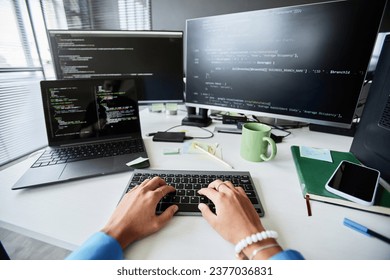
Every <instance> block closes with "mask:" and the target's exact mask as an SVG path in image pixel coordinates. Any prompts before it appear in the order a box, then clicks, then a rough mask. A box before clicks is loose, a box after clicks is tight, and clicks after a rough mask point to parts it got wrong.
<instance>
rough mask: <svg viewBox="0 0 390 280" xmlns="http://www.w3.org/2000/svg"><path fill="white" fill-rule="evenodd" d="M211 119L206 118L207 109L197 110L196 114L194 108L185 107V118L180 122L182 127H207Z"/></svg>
mask: <svg viewBox="0 0 390 280" xmlns="http://www.w3.org/2000/svg"><path fill="white" fill-rule="evenodd" d="M211 122H212V119H211V118H210V117H209V116H208V109H202V108H200V109H199V112H198V113H197V112H196V108H195V107H189V106H188V107H187V117H185V118H184V119H183V120H182V121H181V124H182V125H189V126H198V127H207V126H209V125H210V124H211Z"/></svg>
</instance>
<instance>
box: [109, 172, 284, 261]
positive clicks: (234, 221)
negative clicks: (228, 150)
mask: <svg viewBox="0 0 390 280" xmlns="http://www.w3.org/2000/svg"><path fill="white" fill-rule="evenodd" d="M176 191H177V190H175V188H174V187H172V186H170V185H168V184H167V183H166V182H165V181H164V180H163V179H161V178H160V177H154V178H152V179H145V180H144V181H142V183H141V184H139V185H136V186H132V188H131V189H130V190H129V191H128V192H127V193H126V194H125V195H124V196H123V198H122V200H121V201H120V203H119V204H118V206H117V208H116V209H115V211H114V213H113V214H112V216H111V218H110V219H109V221H108V223H107V224H106V226H105V227H104V228H103V229H102V231H103V232H105V233H106V234H108V235H110V236H112V237H114V238H115V239H116V240H117V241H118V242H119V244H120V245H121V247H122V249H125V248H126V247H127V246H128V245H129V244H131V243H132V242H134V241H136V240H139V239H141V238H143V237H146V236H148V235H150V234H152V233H154V232H156V231H158V230H160V229H161V228H162V227H163V226H165V225H166V224H168V222H169V220H170V219H171V218H172V217H173V216H174V214H175V213H176V212H177V211H178V210H179V207H178V206H177V205H175V204H171V205H169V206H167V207H166V208H165V209H164V210H162V212H161V214H157V213H156V207H157V206H158V204H159V203H160V201H161V200H162V199H163V198H164V197H166V196H167V195H168V194H174V193H175V192H176ZM197 192H198V193H199V194H200V195H202V196H204V197H206V198H207V199H209V200H210V201H211V202H212V209H210V208H209V205H210V203H203V202H199V203H198V204H197V207H198V208H199V210H200V211H201V214H202V215H203V217H204V218H205V219H206V220H207V222H208V223H209V224H210V225H211V226H212V227H213V228H214V229H215V230H216V231H217V232H218V233H219V234H220V235H221V236H222V237H223V238H225V239H226V240H227V241H229V242H231V243H233V244H236V243H238V242H239V241H240V240H242V239H243V238H245V237H247V236H251V235H253V234H254V233H259V232H263V231H264V227H263V225H262V223H261V221H260V219H259V215H258V213H257V212H256V210H255V208H254V206H253V204H252V201H251V200H250V199H249V198H248V196H247V192H246V191H245V190H244V189H243V188H242V187H236V186H234V185H233V184H232V183H231V182H230V181H221V180H219V179H217V180H214V181H212V182H211V183H209V184H208V185H207V187H203V188H200V189H199V190H198V191H197ZM214 207H215V208H214ZM260 245H261V246H262V247H261V248H263V249H262V250H261V252H260V251H259V253H256V256H255V258H268V257H270V256H272V255H273V254H276V253H278V252H280V251H281V248H280V247H279V245H278V244H277V243H276V240H275V239H274V238H266V239H264V240H259V242H253V243H252V242H251V244H247V246H246V247H245V248H243V249H242V250H240V254H241V253H243V254H244V255H245V256H249V255H250V252H251V251H254V250H256V249H257V250H259V249H258V248H259V246H260ZM264 248H265V249H264Z"/></svg>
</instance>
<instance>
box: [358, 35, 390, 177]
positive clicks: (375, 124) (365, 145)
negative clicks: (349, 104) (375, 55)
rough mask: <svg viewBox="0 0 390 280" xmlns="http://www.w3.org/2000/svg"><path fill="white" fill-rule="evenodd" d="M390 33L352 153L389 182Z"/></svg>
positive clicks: (380, 58)
mask: <svg viewBox="0 0 390 280" xmlns="http://www.w3.org/2000/svg"><path fill="white" fill-rule="evenodd" d="M389 145H390V35H388V36H387V37H386V39H385V40H384V43H383V48H382V52H381V54H380V57H379V60H378V65H377V67H376V71H375V76H374V79H373V82H372V85H371V88H370V91H369V93H368V98H367V102H366V104H365V106H364V110H363V114H362V117H361V120H360V122H359V124H358V126H357V129H356V134H355V137H354V139H353V142H352V145H351V152H352V153H353V154H354V155H355V156H356V157H357V158H358V159H359V160H360V161H361V162H362V163H363V164H365V165H367V166H369V167H371V168H376V169H378V170H379V171H380V172H381V178H382V179H383V180H384V181H385V182H387V183H388V184H390V148H389V147H390V146H389Z"/></svg>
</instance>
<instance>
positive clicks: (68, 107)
mask: <svg viewBox="0 0 390 280" xmlns="http://www.w3.org/2000/svg"><path fill="white" fill-rule="evenodd" d="M41 91H42V99H43V107H44V110H45V120H46V129H47V136H48V141H49V144H50V145H53V144H55V145H62V144H72V143H80V142H84V141H85V142H90V141H94V140H104V139H113V138H122V137H129V136H140V132H141V127H140V120H139V112H138V103H137V93H138V91H139V87H138V86H137V79H136V78H126V79H83V80H73V79H72V80H55V81H42V82H41Z"/></svg>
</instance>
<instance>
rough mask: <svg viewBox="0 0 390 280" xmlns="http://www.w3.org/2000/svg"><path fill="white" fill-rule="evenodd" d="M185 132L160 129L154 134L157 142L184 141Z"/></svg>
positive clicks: (154, 139)
mask: <svg viewBox="0 0 390 280" xmlns="http://www.w3.org/2000/svg"><path fill="white" fill-rule="evenodd" d="M185 136H186V134H185V132H162V131H159V132H157V133H156V134H155V135H154V136H153V141H155V142H184V138H185Z"/></svg>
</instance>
